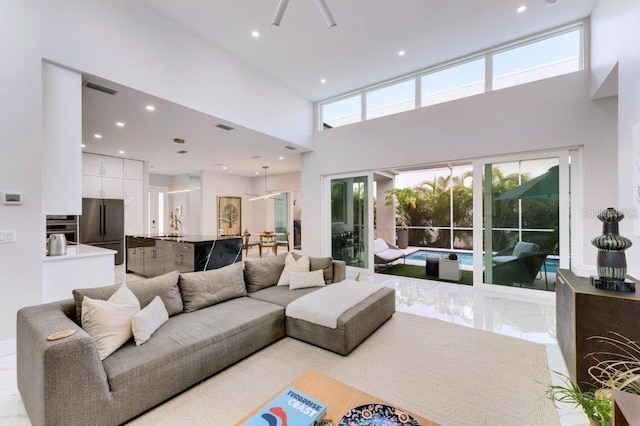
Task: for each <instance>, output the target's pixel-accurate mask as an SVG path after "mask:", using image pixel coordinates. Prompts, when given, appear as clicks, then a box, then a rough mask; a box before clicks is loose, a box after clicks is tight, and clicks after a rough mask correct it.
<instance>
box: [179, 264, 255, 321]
mask: <svg viewBox="0 0 640 426" xmlns="http://www.w3.org/2000/svg"><path fill="white" fill-rule="evenodd" d="M178 285H179V286H180V292H181V293H182V300H183V301H184V311H185V312H194V311H197V310H198V309H202V308H206V307H207V306H211V305H216V304H218V303H222V302H224V301H227V300H231V299H235V298H237V297H242V296H246V295H247V289H246V288H245V287H244V275H243V273H242V262H237V263H234V264H232V265H228V266H225V267H222V268H220V269H212V270H210V271H202V272H189V273H187V274H180V280H179V282H178Z"/></svg>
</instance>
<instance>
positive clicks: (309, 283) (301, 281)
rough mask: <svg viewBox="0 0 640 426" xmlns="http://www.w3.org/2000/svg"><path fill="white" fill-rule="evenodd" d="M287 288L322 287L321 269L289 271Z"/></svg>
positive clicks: (323, 284)
mask: <svg viewBox="0 0 640 426" xmlns="http://www.w3.org/2000/svg"><path fill="white" fill-rule="evenodd" d="M289 281H290V282H289V290H297V289H299V288H309V287H324V286H325V283H324V275H323V274H322V271H321V270H319V269H318V270H317V271H307V272H293V271H291V272H289Z"/></svg>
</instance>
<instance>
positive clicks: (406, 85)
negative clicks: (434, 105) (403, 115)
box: [367, 79, 416, 120]
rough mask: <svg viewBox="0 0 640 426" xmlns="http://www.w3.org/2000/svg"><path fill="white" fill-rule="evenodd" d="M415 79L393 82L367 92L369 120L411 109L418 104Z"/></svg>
mask: <svg viewBox="0 0 640 426" xmlns="http://www.w3.org/2000/svg"><path fill="white" fill-rule="evenodd" d="M415 99H416V81H415V80H414V79H411V80H407V81H403V82H402V83H397V84H393V85H391V86H387V87H383V88H381V89H376V90H372V91H370V92H368V93H367V120H369V119H371V118H378V117H384V116H385V115H391V114H396V113H398V112H403V111H409V110H412V109H414V108H415V106H416V101H415Z"/></svg>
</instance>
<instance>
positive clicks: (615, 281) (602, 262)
mask: <svg viewBox="0 0 640 426" xmlns="http://www.w3.org/2000/svg"><path fill="white" fill-rule="evenodd" d="M623 218H624V215H623V214H622V213H621V212H619V211H617V210H616V209H614V208H613V207H609V208H608V209H606V210H604V211H603V212H602V213H600V214H599V215H598V219H600V220H601V221H602V235H600V236H597V237H595V238H594V239H592V240H591V244H593V245H594V246H596V247H597V248H598V259H597V266H598V275H599V278H596V277H591V284H592V285H593V286H594V287H597V288H601V289H605V290H615V291H635V284H634V283H630V282H626V281H625V278H626V277H627V259H626V257H625V254H624V251H625V250H626V249H628V248H629V247H631V244H632V243H631V240H629V239H628V238H625V237H622V236H620V234H619V232H618V222H620V221H621V220H622V219H623Z"/></svg>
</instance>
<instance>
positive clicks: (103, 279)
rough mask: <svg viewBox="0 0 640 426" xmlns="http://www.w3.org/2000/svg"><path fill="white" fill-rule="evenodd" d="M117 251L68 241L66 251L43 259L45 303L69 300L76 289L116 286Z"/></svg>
mask: <svg viewBox="0 0 640 426" xmlns="http://www.w3.org/2000/svg"><path fill="white" fill-rule="evenodd" d="M115 254H116V251H115V250H109V249H104V248H100V247H94V246H89V245H86V244H75V243H69V244H68V245H67V254H64V255H60V256H46V257H45V258H44V259H42V302H43V303H48V302H54V301H57V300H65V299H70V298H71V297H72V294H71V291H72V290H73V289H76V288H88V287H101V286H105V285H113V283H114V281H115V271H114V268H113V263H114V256H115Z"/></svg>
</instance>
